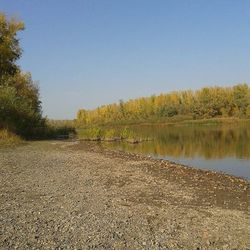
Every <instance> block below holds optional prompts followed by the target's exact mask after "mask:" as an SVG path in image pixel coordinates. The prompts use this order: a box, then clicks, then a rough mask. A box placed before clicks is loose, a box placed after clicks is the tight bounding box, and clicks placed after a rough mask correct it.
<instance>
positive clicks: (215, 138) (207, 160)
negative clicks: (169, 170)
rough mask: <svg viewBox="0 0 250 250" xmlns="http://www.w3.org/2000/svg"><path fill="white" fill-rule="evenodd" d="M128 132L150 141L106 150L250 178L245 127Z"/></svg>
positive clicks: (249, 133) (155, 127)
mask: <svg viewBox="0 0 250 250" xmlns="http://www.w3.org/2000/svg"><path fill="white" fill-rule="evenodd" d="M132 129H133V130H134V131H135V133H136V134H137V135H138V136H141V137H142V138H146V137H150V138H154V139H153V140H152V141H148V142H143V143H140V144H128V143H116V144H112V145H110V146H111V147H116V148H117V147H118V148H120V149H123V150H128V151H132V152H137V153H143V154H150V155H153V156H155V157H159V158H166V159H169V160H174V161H178V162H180V163H182V164H187V165H192V166H198V167H200V168H206V169H214V170H219V171H225V172H227V173H230V174H234V175H239V176H244V177H246V178H250V126H249V125H248V126H247V125H237V126H232V125H231V126H229V125H227V126H166V125H165V126H163V125H162V126H160V125H151V126H145V125H144V126H134V127H132ZM227 166H228V167H227ZM227 168H228V169H227ZM243 168H244V169H245V170H244V169H243Z"/></svg>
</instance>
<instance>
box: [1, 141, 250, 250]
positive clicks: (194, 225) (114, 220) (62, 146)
mask: <svg viewBox="0 0 250 250" xmlns="http://www.w3.org/2000/svg"><path fill="white" fill-rule="evenodd" d="M0 172H1V174H0V249H195V250H198V249H200V250H201V249H213V250H214V249H250V213H249V212H250V209H249V208H250V207H249V205H250V191H249V188H250V183H249V181H247V180H244V179H241V178H237V177H233V176H229V175H224V174H220V173H214V172H211V171H203V170H198V169H193V168H189V167H185V166H180V165H177V164H174V163H170V162H167V161H161V160H153V159H151V158H149V157H145V156H140V155H135V154H131V153H125V152H119V151H112V150H108V149H105V147H103V146H102V144H100V145H99V144H98V143H95V142H93V143H90V142H79V141H38V142H28V143H25V144H24V145H21V146H17V147H12V148H1V149H0Z"/></svg>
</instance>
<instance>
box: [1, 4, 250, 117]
mask: <svg viewBox="0 0 250 250" xmlns="http://www.w3.org/2000/svg"><path fill="white" fill-rule="evenodd" d="M0 11H4V12H5V13H7V14H8V15H14V16H17V17H19V18H20V19H22V20H23V21H24V22H25V24H26V30H25V31H24V32H22V34H20V38H21V46H22V48H23V50H24V52H23V57H22V59H21V60H20V62H19V63H20V65H21V67H22V69H23V70H25V71H30V72H31V73H32V75H33V79H34V80H38V81H39V86H40V91H41V99H42V102H43V110H44V115H47V116H48V117H49V118H56V119H63V118H74V117H75V115H76V112H77V110H78V109H79V108H87V109H89V108H95V107H97V106H98V105H101V104H107V103H112V102H116V101H118V100H119V99H123V100H127V99H130V98H135V97H140V96H149V95H152V94H159V93H161V92H168V91H173V90H181V89H197V88H200V87H203V86H214V85H219V86H231V85H233V84H236V83H240V82H246V83H250V1H249V0H209V1H208V0H73V1H70V0H53V1H52V0H32V1H31V0H0Z"/></svg>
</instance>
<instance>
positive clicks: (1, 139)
mask: <svg viewBox="0 0 250 250" xmlns="http://www.w3.org/2000/svg"><path fill="white" fill-rule="evenodd" d="M21 142H22V139H21V138H20V137H19V136H17V135H15V134H13V133H11V132H9V131H8V130H7V129H3V130H0V146H2V145H4V146H5V145H16V144H19V143H21Z"/></svg>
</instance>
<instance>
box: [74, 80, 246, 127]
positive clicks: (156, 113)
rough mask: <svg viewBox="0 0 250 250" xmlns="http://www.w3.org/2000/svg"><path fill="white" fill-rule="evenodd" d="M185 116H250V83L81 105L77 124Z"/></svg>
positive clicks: (200, 117) (199, 117) (193, 117)
mask: <svg viewBox="0 0 250 250" xmlns="http://www.w3.org/2000/svg"><path fill="white" fill-rule="evenodd" d="M178 116H183V117H184V116H185V117H189V118H191V119H203V118H214V117H239V118H250V88H249V86H248V84H238V85H235V86H233V87H206V88H202V89H200V90H197V91H192V90H187V91H175V92H171V93H166V94H160V95H157V96H156V95H152V96H150V97H142V98H137V99H131V100H129V101H126V102H124V101H122V100H120V101H119V103H113V104H109V105H103V106H100V107H98V108H96V109H93V110H86V109H80V110H79V111H78V113H77V119H76V122H77V125H78V126H85V125H91V124H105V123H114V122H128V121H151V120H157V119H164V118H171V117H178Z"/></svg>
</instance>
